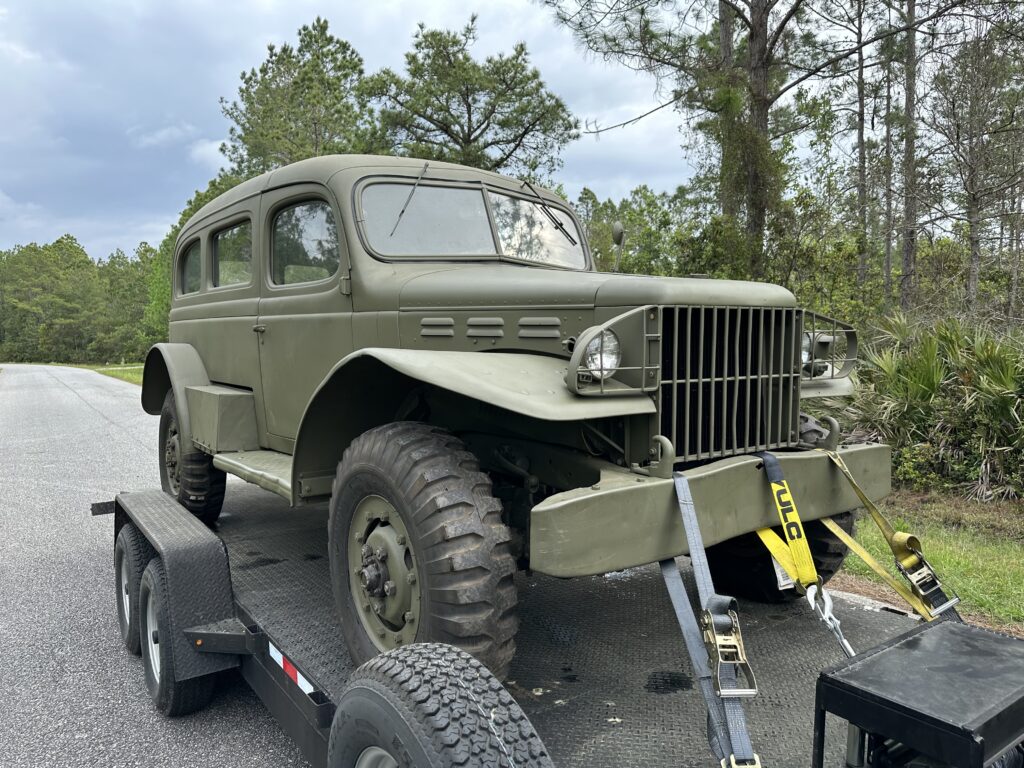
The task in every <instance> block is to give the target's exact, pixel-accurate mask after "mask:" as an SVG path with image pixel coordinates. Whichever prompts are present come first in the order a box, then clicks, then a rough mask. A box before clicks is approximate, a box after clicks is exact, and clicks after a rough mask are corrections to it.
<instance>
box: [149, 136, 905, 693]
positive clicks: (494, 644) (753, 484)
mask: <svg viewBox="0 0 1024 768" xmlns="http://www.w3.org/2000/svg"><path fill="white" fill-rule="evenodd" d="M855 357H856V336H855V334H854V333H853V331H852V330H851V329H849V328H848V327H846V326H843V325H841V324H840V323H837V322H835V321H830V320H826V319H824V318H821V317H818V316H815V315H812V314H811V313H809V312H805V311H803V310H801V309H800V308H798V307H797V306H796V302H795V300H794V297H793V295H792V294H791V293H790V292H789V291H787V290H785V289H784V288H781V287H778V286H775V285H764V284H757V283H748V282H729V281H724V280H712V279H706V278H701V277H693V278H653V277H643V276H634V275H623V274H615V273H607V272H605V273H602V272H598V271H596V270H595V264H594V258H593V255H592V254H591V252H590V250H589V247H588V244H587V240H586V237H585V236H584V233H583V231H582V229H581V227H580V225H579V223H578V221H577V219H576V217H575V215H574V214H573V212H572V210H571V208H570V207H569V206H567V205H566V203H565V202H564V201H563V200H562V199H560V198H559V197H558V196H556V195H554V194H553V193H551V192H548V191H544V190H539V189H536V188H535V187H534V186H533V185H531V184H529V183H527V182H522V181H518V180H515V179H510V178H506V177H503V176H500V175H497V174H494V173H487V172H482V171H479V170H474V169H470V168H465V167H460V166H457V165H451V164H446V163H441V162H429V163H426V162H424V161H422V160H415V159H401V158H390V157H370V156H330V157H321V158H315V159H311V160H306V161H303V162H300V163H296V164H294V165H290V166H287V167H284V168H281V169H279V170H276V171H273V172H270V173H267V174H264V175H262V176H259V177H257V178H254V179H251V180H249V181H246V182H244V183H243V184H240V185H239V186H237V187H235V188H234V189H232V190H231V191H229V192H227V193H225V194H223V195H221V196H220V197H218V198H217V199H216V200H214V201H213V202H211V203H209V204H207V205H206V206H205V207H203V208H202V209H201V210H200V211H199V212H198V213H196V214H195V216H193V217H192V218H191V219H190V220H189V222H188V223H187V224H186V225H185V226H184V228H183V229H182V231H181V234H180V236H179V238H178V243H177V247H176V250H175V255H174V267H173V299H172V305H171V312H170V342H169V343H166V344H158V345H156V346H155V347H154V348H153V349H152V350H151V351H150V353H149V355H148V357H147V359H146V364H145V374H144V383H143V390H142V402H143V405H144V407H145V409H146V411H147V412H149V413H151V414H160V417H161V418H160V433H159V434H160V437H159V440H160V475H161V480H162V483H163V488H164V490H165V491H166V492H167V493H169V494H172V495H173V496H175V497H177V499H178V500H179V501H180V502H181V504H183V505H185V506H186V507H187V508H188V509H189V510H191V511H192V512H193V513H194V514H195V515H197V516H198V517H200V518H201V519H202V520H204V521H205V522H206V523H208V524H210V525H213V524H214V523H215V521H216V520H217V516H218V514H219V513H220V510H221V504H222V502H223V499H224V492H225V474H231V475H235V476H237V477H240V478H242V479H244V480H247V481H249V482H251V483H255V484H256V485H258V486H261V487H263V488H265V489H267V490H270V491H272V492H274V493H276V494H278V495H280V496H282V497H283V498H284V499H286V500H287V501H288V502H289V503H290V504H291V505H292V506H294V507H298V506H302V505H309V504H318V503H323V502H329V515H330V518H329V525H328V538H329V542H328V551H329V556H330V560H331V574H332V579H333V590H334V594H335V599H336V604H337V610H338V612H339V614H340V620H341V626H342V628H343V632H344V634H345V640H346V643H347V645H348V647H349V649H350V650H351V653H352V656H353V659H354V661H355V662H356V663H361V662H362V661H364V660H366V659H367V658H369V657H371V656H373V655H375V654H377V653H378V652H380V651H381V650H384V649H388V648H393V647H395V646H398V645H402V644H407V643H410V642H412V641H414V640H415V641H423V640H431V641H443V642H448V643H451V644H455V645H458V646H461V647H462V648H465V649H466V650H469V651H470V652H472V653H473V654H475V655H476V656H477V657H479V658H480V659H481V660H483V661H484V662H485V663H486V664H488V666H490V667H491V668H492V669H494V670H496V671H497V672H499V673H501V672H502V671H504V670H505V669H507V665H508V663H509V661H510V660H511V658H512V655H513V652H514V636H515V633H516V628H517V619H516V585H515V581H514V576H515V573H516V571H517V569H532V570H533V571H537V572H540V573H544V574H550V575H553V576H558V577H575V576H587V575H595V574H604V573H608V572H613V571H618V570H622V569H627V568H631V567H634V566H640V565H644V564H647V563H652V562H655V561H658V560H661V559H663V558H667V557H671V556H675V555H679V554H684V553H685V552H686V549H687V545H686V540H685V537H684V531H683V527H682V524H681V522H680V518H679V513H678V508H677V506H676V499H675V495H674V488H673V481H672V479H671V478H672V475H673V472H679V471H682V472H684V473H685V474H686V476H687V477H688V479H689V485H690V488H691V490H692V494H693V498H694V501H695V504H696V507H697V510H698V513H699V516H700V522H701V528H702V530H703V533H704V539H705V541H706V543H707V544H708V545H715V546H710V548H709V553H708V554H709V559H710V562H711V566H712V569H713V571H714V575H715V581H716V584H718V585H719V587H720V588H721V589H722V591H723V592H726V593H729V594H739V595H746V596H749V597H756V598H762V599H768V600H771V599H785V596H786V594H787V593H786V592H784V591H781V590H780V588H779V583H780V582H779V580H778V578H777V574H776V570H775V568H773V564H772V560H771V557H770V556H769V555H768V552H767V551H766V550H764V549H763V547H762V545H761V544H760V542H759V541H758V539H757V538H756V536H755V535H753V534H752V532H753V531H755V530H757V529H759V528H763V527H766V526H771V525H773V524H775V525H777V524H778V516H777V513H776V510H775V508H774V506H773V503H772V498H771V494H770V493H769V490H768V483H767V481H766V478H765V473H764V470H763V463H762V461H761V459H760V458H759V457H758V456H757V455H755V454H758V453H759V452H765V451H770V452H772V453H773V454H774V455H776V456H777V457H778V459H779V461H780V463H781V466H782V467H783V469H784V470H785V473H786V475H787V477H788V478H789V482H790V486H791V487H792V489H793V493H794V495H795V496H796V497H797V498H799V500H800V512H801V515H802V517H803V519H804V520H805V522H806V526H807V536H808V539H809V540H810V543H811V547H812V550H813V552H814V554H815V557H816V559H817V561H818V562H817V563H816V564H817V567H818V572H819V574H821V575H823V576H824V577H826V578H827V577H828V576H830V575H831V574H832V573H834V572H835V570H836V569H837V568H838V567H839V564H840V563H841V561H842V558H843V556H844V554H845V550H844V549H843V547H842V546H841V545H840V544H839V542H838V541H837V540H835V539H834V538H832V535H831V534H830V533H829V532H828V531H827V530H826V529H825V527H824V526H823V525H822V524H821V523H820V522H819V521H820V520H821V518H824V517H833V518H838V519H839V520H840V521H841V522H842V524H843V525H844V526H846V527H849V526H850V525H852V516H851V511H852V510H854V509H855V508H856V507H858V506H859V502H858V500H857V498H856V497H855V496H854V494H853V492H852V491H851V489H850V488H849V487H848V486H847V484H846V483H845V481H844V480H843V478H842V477H841V476H840V475H839V473H838V472H836V471H835V470H834V468H833V467H832V466H831V464H830V462H829V458H828V456H826V454H825V453H823V452H821V451H818V450H814V449H815V448H820V447H823V446H825V447H835V446H836V445H837V444H838V443H839V433H838V427H837V425H836V424H835V422H834V421H828V422H827V426H822V425H820V424H818V422H816V421H815V420H814V419H812V418H810V417H808V416H806V415H804V414H803V413H802V411H801V403H802V402H803V400H805V399H807V398H812V397H820V396H824V395H830V394H843V393H845V392H848V391H849V381H848V378H847V376H848V374H849V373H850V369H851V368H852V365H853V361H854V359H855ZM840 451H841V454H842V456H843V458H844V459H845V462H846V464H847V465H848V466H849V467H850V469H851V470H852V472H853V473H854V474H855V475H856V476H857V478H858V479H859V481H860V482H861V484H862V486H863V487H864V489H865V490H866V492H867V493H868V495H869V496H871V497H872V498H874V499H877V498H880V497H882V496H884V495H885V494H886V493H888V490H889V451H888V449H887V448H886V447H885V446H879V445H859V446H844V447H841V448H840ZM282 514H284V512H283V513H282Z"/></svg>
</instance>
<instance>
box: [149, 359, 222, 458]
mask: <svg viewBox="0 0 1024 768" xmlns="http://www.w3.org/2000/svg"><path fill="white" fill-rule="evenodd" d="M209 383H210V377H209V376H207V375H206V366H205V365H203V361H202V358H200V357H199V353H198V352H196V349H195V347H193V346H192V345H191V344H176V343H168V342H164V343H161V344H154V345H153V346H152V347H151V348H150V350H149V353H148V354H147V355H146V364H145V367H144V368H143V369H142V408H143V410H145V411H146V413H150V414H153V415H154V416H156V415H158V414H159V413H160V411H161V410H162V409H163V405H164V398H165V397H166V396H167V391H168V390H170V389H173V390H174V403H175V407H176V409H177V411H178V432H179V434H181V435H182V438H183V439H185V440H186V441H187V442H186V443H185V444H186V445H188V443H189V442H191V440H192V424H191V421H190V419H189V414H188V398H187V397H186V396H185V388H186V387H196V386H207V385H208V384H209Z"/></svg>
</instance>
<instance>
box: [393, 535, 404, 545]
mask: <svg viewBox="0 0 1024 768" xmlns="http://www.w3.org/2000/svg"><path fill="white" fill-rule="evenodd" d="M395 541H396V542H398V546H400V547H404V546H405V536H403V535H402V534H398V535H397V536H395Z"/></svg>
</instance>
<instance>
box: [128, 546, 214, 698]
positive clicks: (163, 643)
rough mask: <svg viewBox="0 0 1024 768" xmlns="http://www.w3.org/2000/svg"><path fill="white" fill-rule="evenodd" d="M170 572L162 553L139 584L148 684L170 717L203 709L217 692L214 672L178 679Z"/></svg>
mask: <svg viewBox="0 0 1024 768" xmlns="http://www.w3.org/2000/svg"><path fill="white" fill-rule="evenodd" d="M167 596H168V590H167V576H166V574H165V572H164V565H163V563H162V562H161V560H160V558H159V557H154V558H153V559H152V560H150V561H149V565H147V566H146V570H145V571H144V572H143V574H142V582H141V584H140V586H139V634H140V635H141V645H142V665H143V667H144V668H145V671H146V688H147V689H148V690H149V695H150V698H152V699H153V703H154V704H155V705H156V708H157V709H158V710H160V711H161V712H163V713H164V714H165V715H167V716H168V717H177V716H178V715H187V714H190V713H191V712H195V711H196V710H198V709H202V708H203V707H204V706H206V703H207V702H208V701H209V700H210V696H211V695H212V694H213V684H214V677H213V675H204V676H202V677H193V678H191V679H189V680H177V679H175V669H174V654H173V653H172V651H171V636H172V635H171V627H170V617H169V616H168V599H167Z"/></svg>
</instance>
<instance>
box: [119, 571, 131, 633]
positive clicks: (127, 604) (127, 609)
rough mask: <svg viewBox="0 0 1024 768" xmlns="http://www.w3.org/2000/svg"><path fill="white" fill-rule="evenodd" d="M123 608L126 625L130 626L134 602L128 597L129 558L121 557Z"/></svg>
mask: <svg viewBox="0 0 1024 768" xmlns="http://www.w3.org/2000/svg"><path fill="white" fill-rule="evenodd" d="M120 574H121V584H120V587H121V608H122V610H123V611H124V623H125V624H130V623H131V620H132V602H131V600H130V599H129V595H128V558H127V557H124V556H123V555H122V557H121V570H120Z"/></svg>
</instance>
